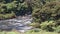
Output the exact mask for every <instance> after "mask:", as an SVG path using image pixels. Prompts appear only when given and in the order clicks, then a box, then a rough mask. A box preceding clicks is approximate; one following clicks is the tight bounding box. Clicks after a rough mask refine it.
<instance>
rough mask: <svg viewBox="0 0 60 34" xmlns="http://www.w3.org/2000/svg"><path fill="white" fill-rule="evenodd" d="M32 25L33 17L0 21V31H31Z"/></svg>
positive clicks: (19, 17)
mask: <svg viewBox="0 0 60 34" xmlns="http://www.w3.org/2000/svg"><path fill="white" fill-rule="evenodd" d="M30 23H32V18H31V15H28V16H18V17H17V18H13V19H7V20H0V29H3V30H11V29H16V30H18V31H20V32H25V31H27V30H30V29H31V28H32V27H31V26H29V24H30Z"/></svg>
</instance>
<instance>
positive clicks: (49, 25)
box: [40, 21, 55, 31]
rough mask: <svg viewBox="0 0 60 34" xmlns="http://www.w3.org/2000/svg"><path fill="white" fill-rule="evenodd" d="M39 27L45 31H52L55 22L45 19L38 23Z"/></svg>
mask: <svg viewBox="0 0 60 34" xmlns="http://www.w3.org/2000/svg"><path fill="white" fill-rule="evenodd" d="M40 27H41V29H43V30H46V31H54V28H53V27H55V23H54V21H49V22H48V21H45V22H42V23H41V24H40Z"/></svg>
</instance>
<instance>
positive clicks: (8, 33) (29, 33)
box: [0, 31, 60, 34]
mask: <svg viewBox="0 0 60 34" xmlns="http://www.w3.org/2000/svg"><path fill="white" fill-rule="evenodd" d="M0 34H20V33H19V32H17V31H10V32H6V31H3V32H0ZM23 34H60V33H56V32H46V31H40V32H29V31H28V32H25V33H23Z"/></svg>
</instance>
